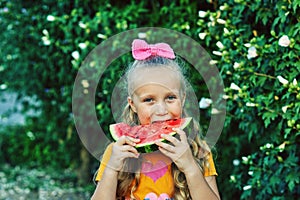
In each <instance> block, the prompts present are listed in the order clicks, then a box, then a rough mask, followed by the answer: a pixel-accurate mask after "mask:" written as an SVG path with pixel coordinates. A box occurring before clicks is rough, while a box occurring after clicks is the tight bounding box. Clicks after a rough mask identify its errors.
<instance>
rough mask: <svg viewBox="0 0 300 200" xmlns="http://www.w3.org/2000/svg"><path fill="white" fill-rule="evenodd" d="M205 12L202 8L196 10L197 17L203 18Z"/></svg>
mask: <svg viewBox="0 0 300 200" xmlns="http://www.w3.org/2000/svg"><path fill="white" fill-rule="evenodd" d="M206 13H207V12H205V11H203V10H200V11H199V12H198V15H199V17H201V18H204V17H205V16H206Z"/></svg>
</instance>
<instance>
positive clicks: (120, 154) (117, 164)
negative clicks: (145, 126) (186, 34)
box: [92, 136, 139, 200]
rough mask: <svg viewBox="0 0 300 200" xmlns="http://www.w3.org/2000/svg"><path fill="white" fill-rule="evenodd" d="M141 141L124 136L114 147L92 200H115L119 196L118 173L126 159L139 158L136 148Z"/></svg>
mask: <svg viewBox="0 0 300 200" xmlns="http://www.w3.org/2000/svg"><path fill="white" fill-rule="evenodd" d="M138 141H139V139H134V138H131V137H128V136H122V137H120V138H119V140H118V141H117V142H115V143H114V144H113V145H112V152H111V156H110V159H109V161H108V163H107V166H106V167H105V170H104V172H103V175H102V177H101V180H100V181H99V182H98V184H97V187H96V189H95V192H94V194H93V196H92V200H102V199H105V200H115V199H116V194H117V184H118V173H119V171H120V170H121V169H122V166H123V162H124V159H125V158H137V157H138V156H139V153H138V152H137V150H136V149H135V148H134V146H135V145H136V142H138Z"/></svg>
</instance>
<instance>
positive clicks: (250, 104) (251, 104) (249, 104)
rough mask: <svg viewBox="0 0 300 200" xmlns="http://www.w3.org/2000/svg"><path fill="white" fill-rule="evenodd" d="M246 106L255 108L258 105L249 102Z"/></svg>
mask: <svg viewBox="0 0 300 200" xmlns="http://www.w3.org/2000/svg"><path fill="white" fill-rule="evenodd" d="M246 106H247V107H255V106H256V104H255V103H252V102H247V103H246Z"/></svg>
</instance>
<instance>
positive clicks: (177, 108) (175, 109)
mask: <svg viewBox="0 0 300 200" xmlns="http://www.w3.org/2000/svg"><path fill="white" fill-rule="evenodd" d="M170 111H171V113H172V114H173V115H174V116H176V117H178V116H181V114H182V104H181V102H177V103H175V104H173V105H172V106H171V107H170Z"/></svg>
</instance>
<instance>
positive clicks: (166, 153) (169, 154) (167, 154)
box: [158, 147, 172, 158]
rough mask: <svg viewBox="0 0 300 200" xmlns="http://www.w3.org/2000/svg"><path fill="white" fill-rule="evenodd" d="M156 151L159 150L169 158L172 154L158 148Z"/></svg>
mask: <svg viewBox="0 0 300 200" xmlns="http://www.w3.org/2000/svg"><path fill="white" fill-rule="evenodd" d="M158 150H159V151H160V152H161V153H163V154H164V155H166V156H168V157H169V158H171V157H172V154H171V153H170V152H169V151H167V150H165V149H164V148H162V147H158Z"/></svg>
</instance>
